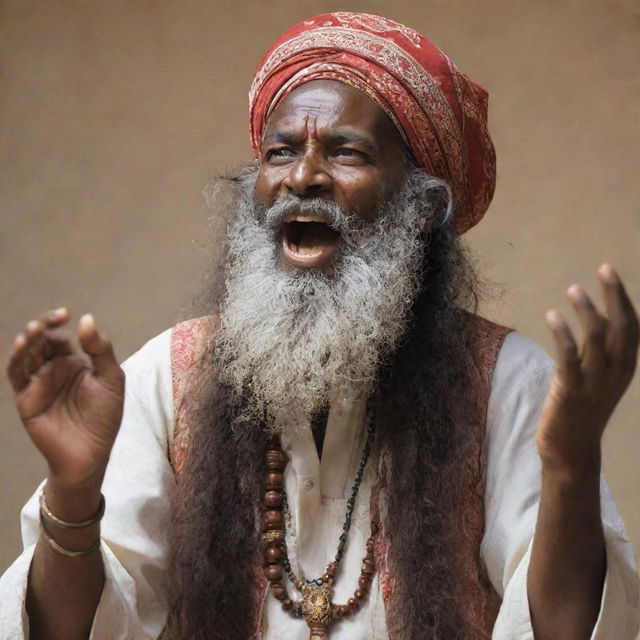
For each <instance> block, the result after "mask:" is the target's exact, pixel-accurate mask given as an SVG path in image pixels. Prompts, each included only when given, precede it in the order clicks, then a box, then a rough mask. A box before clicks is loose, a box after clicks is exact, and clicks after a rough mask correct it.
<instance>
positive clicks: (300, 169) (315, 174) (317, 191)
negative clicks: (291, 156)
mask: <svg viewBox="0 0 640 640" xmlns="http://www.w3.org/2000/svg"><path fill="white" fill-rule="evenodd" d="M283 184H284V186H285V187H286V189H287V193H288V194H290V193H294V194H296V195H297V196H300V197H310V196H319V195H322V194H324V193H327V192H329V191H330V190H331V175H330V173H329V171H328V168H327V167H326V166H325V164H324V162H323V160H322V158H320V157H318V154H317V153H315V152H314V151H311V150H307V151H306V152H305V153H304V154H302V155H301V156H300V157H299V158H298V159H297V160H296V161H295V162H294V163H293V165H292V166H291V169H290V170H289V172H288V174H287V175H286V176H285V178H284V180H283Z"/></svg>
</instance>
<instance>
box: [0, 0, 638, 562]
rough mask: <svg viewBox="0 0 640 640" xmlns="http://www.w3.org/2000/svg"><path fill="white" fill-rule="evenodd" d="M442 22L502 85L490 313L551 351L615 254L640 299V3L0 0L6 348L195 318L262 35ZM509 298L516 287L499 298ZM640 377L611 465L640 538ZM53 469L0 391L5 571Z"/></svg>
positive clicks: (458, 51)
mask: <svg viewBox="0 0 640 640" xmlns="http://www.w3.org/2000/svg"><path fill="white" fill-rule="evenodd" d="M337 9H352V10H363V11H364V10H366V11H370V12H375V13H384V14H387V15H388V16H390V17H392V18H395V19H398V20H400V21H403V22H406V23H407V24H409V25H411V26H413V27H415V28H417V29H418V30H420V31H422V32H424V33H426V34H427V35H428V36H429V37H430V38H431V39H433V40H434V42H436V44H438V45H439V46H441V47H442V48H443V49H444V50H445V51H446V52H447V53H448V54H449V55H450V56H451V57H452V58H453V59H454V60H455V61H456V62H457V63H458V64H459V65H460V66H461V67H462V68H463V69H464V70H465V71H466V72H467V73H468V74H469V75H471V77H473V78H474V79H476V80H477V81H479V82H481V83H482V84H484V85H485V86H486V87H487V88H488V89H489V91H490V93H491V101H490V105H491V109H490V111H491V127H492V131H493V136H494V140H495V143H496V147H497V153H498V162H499V176H498V188H497V193H496V198H495V200H494V204H493V205H492V207H491V209H490V211H489V214H488V216H487V218H486V220H485V221H484V222H483V223H482V224H481V225H480V227H479V228H478V229H477V230H475V231H473V232H472V233H470V234H469V241H470V243H471V245H472V247H473V248H474V249H475V250H476V251H477V254H478V256H479V258H480V262H481V265H482V266H483V267H484V270H485V274H486V275H487V276H488V278H489V279H490V280H491V281H493V282H496V283H499V284H500V285H501V287H498V288H496V289H495V291H494V293H496V294H497V298H496V299H494V300H491V301H489V302H487V303H486V305H485V313H486V314H488V315H489V316H490V317H492V318H494V319H497V320H498V321H501V322H504V323H508V324H510V325H512V326H515V327H517V328H518V329H519V330H520V331H521V332H523V333H524V334H526V335H528V336H530V337H532V338H533V339H534V340H536V341H538V342H540V343H541V344H543V345H544V346H546V347H547V348H548V349H549V348H550V341H549V339H548V336H547V334H546V329H545V328H544V325H543V320H542V318H543V313H544V311H545V310H546V309H547V308H549V307H550V306H552V305H558V304H559V305H560V306H561V308H563V309H566V308H567V305H566V304H565V303H564V302H563V299H564V293H563V292H564V289H565V288H566V286H568V285H569V284H571V283H572V282H574V281H579V282H582V283H584V284H585V285H587V287H588V288H589V289H590V290H591V291H595V290H596V287H595V270H596V268H597V267H598V266H599V264H600V263H601V262H602V261H603V260H610V261H613V262H614V264H616V265H617V266H618V267H619V268H620V270H621V272H622V273H623V274H624V276H625V277H626V279H627V281H628V285H629V289H630V291H631V292H632V295H633V296H634V298H635V300H636V302H640V273H639V271H638V258H639V257H640V251H639V250H640V241H639V235H640V234H639V231H640V224H639V217H638V210H639V204H640V187H639V184H640V181H639V180H638V175H639V174H638V171H639V168H640V163H639V149H638V107H639V105H640V89H639V82H638V81H639V78H638V71H637V65H638V60H640V40H639V38H638V9H639V6H638V4H637V3H633V2H627V1H623V0H618V1H616V0H601V1H599V2H587V1H585V2H579V1H578V0H575V1H569V0H564V1H560V2H553V1H551V0H546V1H542V0H540V1H536V2H534V1H533V0H531V1H530V2H524V1H519V2H514V1H512V0H511V1H507V0H505V1H498V0H467V1H461V0H459V1H454V0H447V1H445V0H440V1H438V0H422V1H418V0H415V1H407V2H380V1H375V0H371V1H363V0H360V1H358V0H353V1H351V2H348V3H347V2H330V1H325V2H321V1H319V0H317V1H314V0H299V1H292V0H270V1H266V0H265V1H262V2H257V1H254V2H250V1H244V2H238V1H236V2H215V1H213V0H210V1H205V0H199V1H196V0H182V1H181V2H178V1H177V0H173V1H169V0H165V1H159V0H158V1H150V0H148V1H142V0H139V1H133V0H131V1H129V2H115V1H107V0H104V1H98V0H95V1H87V0H85V1H83V2H80V1H76V2H72V1H66V2H64V1H62V0H48V1H45V0H41V1H39V2H33V1H29V0H11V1H9V0H4V1H3V2H1V3H0V20H1V26H0V29H1V31H0V63H1V68H2V76H1V80H0V82H1V85H0V126H1V127H2V136H1V139H0V161H1V163H2V164H1V167H0V194H1V206H2V209H1V214H0V215H1V219H0V220H1V226H0V300H1V301H2V314H1V315H0V345H2V347H1V348H2V350H3V352H6V350H7V348H8V346H9V344H10V340H11V337H12V336H13V334H14V333H15V332H16V331H17V330H18V329H19V328H20V326H21V324H22V323H23V322H24V321H25V320H27V319H29V318H31V317H33V315H34V314H38V313H39V312H40V311H41V310H43V309H46V308H49V307H52V306H58V305H61V304H64V305H68V306H69V307H70V309H71V310H72V311H73V312H74V314H75V316H76V317H77V316H78V315H80V314H81V313H82V312H85V311H87V310H91V311H93V312H94V313H95V315H96V317H97V318H98V320H99V322H100V324H101V325H102V326H103V327H104V328H105V330H106V331H107V332H108V334H109V335H110V336H111V338H112V339H113V341H114V343H115V345H116V346H117V350H118V353H119V355H120V356H121V357H123V358H124V357H125V356H127V355H128V354H130V353H131V352H132V351H133V350H135V349H136V348H137V347H138V346H140V345H141V344H142V343H143V342H144V341H145V340H146V339H148V338H149V337H151V336H153V335H155V334H156V333H158V332H159V331H161V330H162V329H164V328H166V327H167V326H169V325H171V324H172V323H174V322H175V321H176V320H177V319H179V318H181V317H182V316H183V315H184V314H185V313H186V311H184V309H185V304H186V303H187V302H188V301H189V299H190V297H191V295H192V294H193V291H194V289H195V286H196V284H197V283H199V282H200V280H201V277H202V274H203V273H204V271H205V269H206V266H207V264H208V251H209V249H208V243H209V237H208V227H207V221H206V215H205V214H204V213H203V212H202V210H201V207H200V201H201V198H200V191H201V188H202V187H203V185H204V184H205V183H206V182H207V180H208V179H209V178H210V177H211V176H212V175H214V174H215V173H216V172H218V171H221V170H224V169H225V168H229V167H231V166H233V165H237V164H239V163H241V162H242V161H244V160H246V159H247V158H249V149H248V142H247V132H246V129H247V126H246V93H247V89H248V86H249V82H250V79H251V76H252V72H253V70H254V68H255V65H256V63H257V61H258V59H259V56H260V55H261V53H262V51H263V49H264V48H265V47H266V46H268V44H269V43H270V41H271V40H272V39H273V38H274V37H275V36H276V35H277V34H278V33H279V32H280V31H281V30H283V29H284V28H285V27H287V26H289V25H290V24H292V23H293V22H294V21H298V20H300V19H302V18H305V17H307V16H309V15H312V14H314V13H318V12H321V11H329V10H337ZM501 291H502V292H501ZM639 400H640V384H639V383H638V379H637V378H636V381H635V383H634V386H633V388H632V390H631V392H630V393H629V394H628V395H627V397H626V398H625V400H624V402H623V404H622V405H621V407H620V409H619V411H618V412H617V414H616V416H615V419H614V420H613V424H612V425H611V427H610V430H609V432H608V433H607V436H606V448H605V468H606V471H607V475H608V478H609V481H610V483H611V485H612V487H613V490H614V494H615V496H616V499H617V501H618V504H619V506H620V509H621V511H622V513H623V515H624V517H625V520H626V522H627V525H628V528H629V530H630V532H631V536H632V538H633V539H634V540H635V543H636V549H638V543H640V500H639V497H638V487H639V486H640V464H639V455H638V454H639V452H640V427H639V424H638V423H639V417H640V415H639V411H638V403H639ZM42 474H43V464H42V461H41V459H40V458H39V456H38V454H37V453H36V452H35V451H34V450H33V448H32V446H31V444H30V442H29V441H28V439H27V437H26V436H25V434H24V433H23V432H22V431H21V426H20V423H19V421H18V420H17V417H16V415H15V412H14V409H13V405H12V398H11V394H10V391H9V387H8V384H6V383H4V382H3V383H2V385H0V570H3V569H4V568H5V567H6V566H8V564H9V563H10V561H11V559H12V558H13V557H14V556H15V555H16V554H17V553H18V550H19V527H18V512H19V507H20V505H21V504H22V503H23V502H24V500H25V499H26V498H27V496H28V495H29V494H30V492H31V491H32V489H33V487H34V486H35V484H36V482H37V480H38V479H39V478H40V477H41V476H42Z"/></svg>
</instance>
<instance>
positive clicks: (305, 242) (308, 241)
mask: <svg viewBox="0 0 640 640" xmlns="http://www.w3.org/2000/svg"><path fill="white" fill-rule="evenodd" d="M299 230H300V236H299V237H298V238H297V242H296V249H297V252H298V253H299V254H300V255H302V256H315V255H318V254H320V253H322V252H323V251H324V250H325V249H327V248H328V247H331V246H333V245H334V244H335V242H336V239H337V237H338V234H337V233H336V232H335V231H333V229H331V228H330V227H328V226H327V225H326V224H322V223H321V222H306V223H303V224H300V225H299Z"/></svg>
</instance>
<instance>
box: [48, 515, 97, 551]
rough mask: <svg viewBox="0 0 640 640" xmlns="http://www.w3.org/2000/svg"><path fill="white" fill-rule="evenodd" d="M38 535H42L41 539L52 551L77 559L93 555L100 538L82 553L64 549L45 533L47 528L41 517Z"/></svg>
mask: <svg viewBox="0 0 640 640" xmlns="http://www.w3.org/2000/svg"><path fill="white" fill-rule="evenodd" d="M40 533H41V534H42V537H43V538H44V539H45V540H46V541H47V542H48V543H49V544H50V545H51V548H52V549H53V550H54V551H57V552H58V553H61V554H62V555H63V556H67V557H68V558H79V557H81V556H87V555H89V554H90V553H93V552H94V551H95V550H96V549H99V548H100V536H98V538H97V539H96V541H95V542H93V543H92V545H91V546H90V547H89V548H88V549H83V550H82V551H74V550H73V549H67V548H66V547H63V546H62V545H61V544H58V543H57V542H56V541H55V540H54V539H53V538H52V537H51V534H50V533H49V532H48V531H47V527H46V526H45V524H44V521H43V519H42V516H41V517H40Z"/></svg>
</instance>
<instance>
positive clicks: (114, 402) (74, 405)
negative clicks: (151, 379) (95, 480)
mask: <svg viewBox="0 0 640 640" xmlns="http://www.w3.org/2000/svg"><path fill="white" fill-rule="evenodd" d="M122 404H123V397H122V393H120V392H118V391H117V390H113V389H110V388H108V387H107V386H106V385H105V383H104V381H103V380H101V379H100V378H98V377H96V376H95V375H94V374H93V372H92V370H91V369H90V368H89V367H88V366H87V363H86V362H85V361H84V360H83V359H82V358H80V357H79V356H65V357H62V358H56V360H54V361H52V362H51V363H50V366H48V367H46V368H44V367H43V368H41V370H40V371H39V372H37V373H36V374H35V375H34V376H32V378H31V381H30V383H29V385H28V386H27V387H26V388H25V389H24V390H23V391H22V392H21V393H20V394H18V396H17V398H16V405H17V407H18V411H19V413H20V416H21V417H22V420H23V422H24V424H25V427H26V429H27V431H28V432H29V435H30V436H31V438H32V439H33V441H34V443H35V444H36V446H37V447H38V449H40V451H41V452H42V454H43V455H44V456H45V458H46V459H47V460H48V462H49V466H50V467H51V469H52V471H53V472H54V473H55V474H56V475H57V476H58V477H61V476H63V475H73V476H89V475H91V474H92V473H93V472H94V471H95V466H96V463H101V462H102V461H103V460H104V459H105V458H107V457H108V455H109V451H110V450H111V446H112V445H113V441H114V439H115V436H116V433H117V429H118V425H119V424H120V419H121V417H122ZM61 479H62V478H61Z"/></svg>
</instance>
